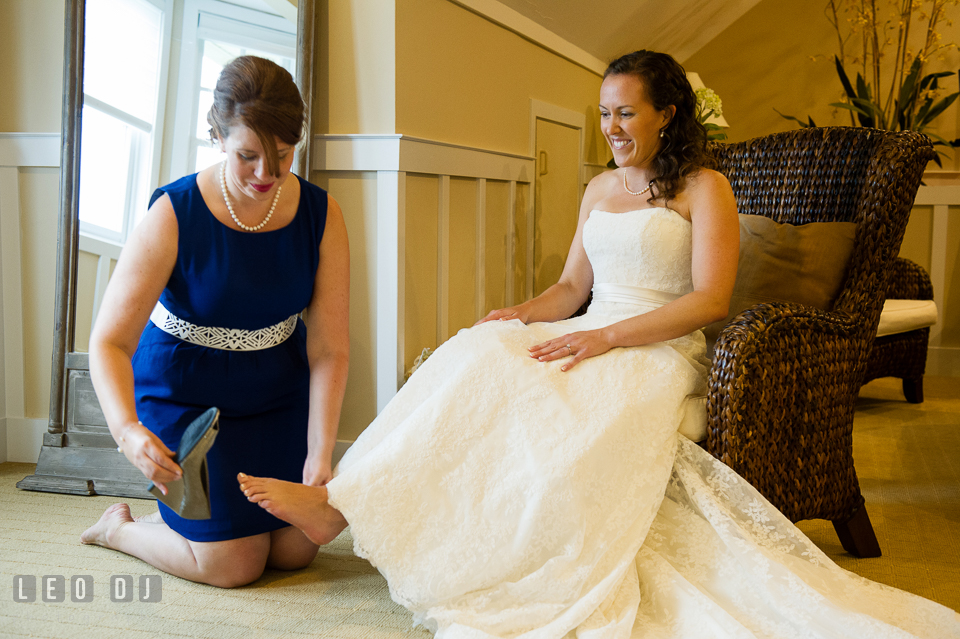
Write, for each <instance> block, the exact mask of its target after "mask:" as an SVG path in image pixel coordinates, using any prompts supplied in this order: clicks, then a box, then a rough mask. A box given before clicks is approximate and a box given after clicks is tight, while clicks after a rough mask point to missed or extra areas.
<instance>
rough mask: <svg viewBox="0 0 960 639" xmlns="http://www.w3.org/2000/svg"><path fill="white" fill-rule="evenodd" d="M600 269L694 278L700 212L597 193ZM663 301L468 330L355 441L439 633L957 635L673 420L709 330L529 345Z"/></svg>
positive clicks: (359, 485) (365, 495)
mask: <svg viewBox="0 0 960 639" xmlns="http://www.w3.org/2000/svg"><path fill="white" fill-rule="evenodd" d="M583 241H584V248H585V249H586V251H587V255H588V256H589V258H590V261H591V264H592V265H593V269H594V277H595V281H597V282H603V283H609V284H620V285H630V286H639V287H643V288H647V289H652V290H654V291H661V292H665V293H668V294H672V295H682V294H684V293H686V292H689V291H690V290H691V289H692V285H691V277H690V254H691V232H690V224H689V222H687V221H686V220H684V219H683V218H682V217H680V216H679V215H677V214H676V213H674V212H672V211H670V210H668V209H663V208H655V209H643V210H639V211H633V212H630V213H624V214H612V213H605V212H602V211H594V212H593V213H592V214H591V217H590V219H589V220H588V221H587V223H586V226H585V227H584V234H583ZM656 306H657V304H655V303H651V304H643V303H639V302H635V303H632V304H631V303H624V302H612V301H595V302H594V303H593V304H592V305H591V306H590V309H589V311H588V312H587V314H586V315H584V316H581V317H578V318H574V319H570V320H564V321H562V322H556V323H553V324H547V323H535V324H531V325H528V326H525V325H523V324H522V323H520V322H519V321H509V322H489V323H486V324H482V325H480V326H478V327H475V328H472V329H469V330H464V331H461V332H460V333H459V334H457V335H456V336H454V337H453V338H451V339H450V340H449V341H448V342H446V343H445V344H444V345H443V346H441V347H440V348H438V349H437V351H436V352H435V353H434V354H433V355H432V356H431V357H430V358H429V359H428V360H427V361H426V362H425V363H424V365H423V366H421V368H420V369H419V370H418V371H417V373H416V374H415V375H414V376H412V377H411V378H410V380H409V381H408V382H407V384H406V385H405V386H404V387H403V388H402V389H401V391H400V392H399V393H398V394H397V396H396V397H395V398H394V399H393V400H392V401H391V402H390V403H389V404H388V405H387V406H386V408H384V410H383V411H382V413H381V414H380V415H379V416H378V417H377V419H376V420H375V421H374V422H373V423H372V424H371V425H370V426H369V427H368V428H367V429H366V430H365V431H364V432H363V434H362V435H361V436H360V437H359V438H358V439H357V441H356V442H355V443H354V444H353V446H351V448H350V449H349V450H348V451H347V453H346V455H344V457H343V459H342V460H341V462H340V464H339V466H338V467H337V470H336V476H335V478H334V479H333V480H332V481H331V482H330V483H329V485H328V488H329V495H330V502H331V503H332V504H333V505H334V506H335V507H336V508H338V509H339V510H340V511H341V512H342V513H343V515H344V516H345V517H346V519H347V521H348V522H349V523H350V527H351V532H352V534H353V537H354V540H355V552H356V553H357V554H358V555H359V556H361V557H364V558H366V559H368V560H369V561H370V562H371V563H373V564H374V565H375V566H376V567H377V568H378V569H379V570H380V572H381V573H382V574H383V575H384V576H385V577H386V579H387V582H388V584H389V586H390V593H391V596H392V597H393V599H394V600H395V601H397V602H398V603H400V604H401V605H403V606H405V607H407V608H408V609H410V610H411V611H412V612H413V614H414V619H415V621H417V622H419V623H421V624H423V625H424V626H426V627H427V628H429V629H431V630H433V631H435V632H436V636H437V637H440V638H454V637H456V638H470V639H473V638H477V639H479V638H487V637H524V638H530V639H533V638H540V637H544V638H545V637H565V636H571V637H573V636H576V637H579V638H581V639H594V638H597V639H599V638H603V639H606V638H615V637H616V638H619V637H631V636H633V637H643V638H644V639H652V638H668V637H669V638H677V639H680V638H683V639H693V638H695V639H701V638H703V639H706V638H713V637H716V638H741V637H743V638H746V637H777V638H781V637H783V638H788V637H818V638H827V637H838V638H839V637H871V638H886V637H890V638H893V637H910V636H919V637H929V638H931V639H933V638H937V639H941V638H944V637H960V615H957V614H956V613H955V612H953V611H951V610H949V609H947V608H945V607H943V606H940V605H938V604H935V603H933V602H930V601H927V600H924V599H922V598H919V597H916V596H914V595H911V594H908V593H905V592H901V591H898V590H895V589H893V588H889V587H887V586H883V585H880V584H876V583H873V582H870V581H867V580H865V579H862V578H860V577H858V576H856V575H854V574H852V573H849V572H846V571H844V570H842V569H841V568H839V567H838V566H836V565H835V564H834V563H832V562H831V561H830V560H829V559H828V558H827V557H826V556H825V555H824V554H823V553H822V552H820V551H819V550H818V549H817V548H816V546H814V545H813V543H812V542H810V541H809V540H808V539H807V538H806V537H805V536H804V535H803V534H802V533H801V532H800V531H799V530H798V529H797V528H796V527H794V526H793V525H792V524H791V523H790V522H789V521H788V520H787V519H786V518H784V517H783V516H782V515H781V514H780V513H779V512H778V511H777V510H776V509H774V508H773V507H772V506H771V505H770V504H769V503H768V502H767V501H766V500H765V499H764V498H763V497H762V496H760V495H759V494H758V493H757V492H756V491H755V490H754V489H753V488H752V487H751V486H750V485H749V484H747V483H746V482H745V481H744V480H743V479H741V478H740V477H739V476H737V475H736V474H735V473H733V472H732V471H731V470H730V469H729V468H727V467H726V466H725V465H723V464H721V463H720V462H718V461H716V460H714V459H713V457H711V456H710V455H709V454H707V453H705V452H704V451H702V450H701V449H700V448H699V447H698V446H696V445H694V444H692V443H690V442H689V441H688V440H686V439H685V438H683V437H680V436H678V435H677V428H678V425H679V423H680V420H681V417H682V414H683V410H684V408H683V406H684V400H685V399H686V398H687V397H690V396H696V395H702V394H704V391H705V375H706V364H707V362H706V360H705V359H704V357H703V353H704V342H703V336H702V334H701V333H700V332H696V333H693V334H691V335H688V336H686V337H683V338H679V339H675V340H671V341H669V342H664V343H659V344H653V345H648V346H643V347H635V348H623V349H614V350H611V351H610V352H608V353H606V354H604V355H601V356H599V357H594V358H590V359H587V360H584V361H583V362H581V363H580V364H579V365H578V366H577V367H575V368H574V369H572V370H571V371H570V372H567V373H563V372H561V371H560V366H561V365H562V361H563V360H560V361H559V362H552V363H548V364H544V363H540V362H537V361H535V360H533V359H532V358H530V357H529V355H528V354H527V351H526V348H527V347H528V346H531V345H533V344H537V343H540V342H542V341H545V340H547V339H550V338H553V337H557V336H559V335H562V334H564V333H567V332H570V331H573V330H583V329H588V328H597V327H600V326H605V325H608V324H610V323H613V322H616V321H619V320H621V319H623V318H625V317H629V316H632V315H636V314H638V313H642V312H646V311H648V310H651V309H652V308H656Z"/></svg>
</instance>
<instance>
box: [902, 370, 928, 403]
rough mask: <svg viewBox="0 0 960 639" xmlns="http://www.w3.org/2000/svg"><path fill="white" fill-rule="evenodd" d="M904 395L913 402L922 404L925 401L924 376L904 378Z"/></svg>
mask: <svg viewBox="0 0 960 639" xmlns="http://www.w3.org/2000/svg"><path fill="white" fill-rule="evenodd" d="M903 396H904V397H906V398H907V401H908V402H910V403H911V404H922V403H923V378H922V377H918V378H916V379H904V380H903Z"/></svg>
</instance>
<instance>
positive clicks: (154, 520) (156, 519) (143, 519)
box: [133, 510, 164, 524]
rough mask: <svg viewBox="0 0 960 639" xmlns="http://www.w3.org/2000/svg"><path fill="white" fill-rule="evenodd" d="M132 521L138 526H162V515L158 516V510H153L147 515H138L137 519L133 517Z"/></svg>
mask: <svg viewBox="0 0 960 639" xmlns="http://www.w3.org/2000/svg"><path fill="white" fill-rule="evenodd" d="M133 520H134V521H135V522H137V523H138V524H162V523H164V522H163V515H161V514H160V511H159V510H155V511H154V512H152V513H150V514H149V515H140V516H139V517H134V518H133Z"/></svg>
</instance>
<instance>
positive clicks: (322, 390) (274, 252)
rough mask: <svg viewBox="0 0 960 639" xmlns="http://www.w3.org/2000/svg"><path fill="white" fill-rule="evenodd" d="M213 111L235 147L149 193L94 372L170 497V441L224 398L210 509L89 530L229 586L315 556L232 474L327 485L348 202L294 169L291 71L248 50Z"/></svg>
mask: <svg viewBox="0 0 960 639" xmlns="http://www.w3.org/2000/svg"><path fill="white" fill-rule="evenodd" d="M207 120H208V122H209V124H210V126H211V137H212V138H213V140H214V141H215V142H216V143H217V144H218V145H219V147H220V150H221V151H223V152H224V153H225V154H226V159H225V160H224V161H223V162H222V163H221V164H218V165H215V166H212V167H210V168H207V169H205V170H203V171H201V172H200V173H197V174H195V175H190V176H187V177H184V178H182V179H180V180H178V181H176V182H174V183H172V184H169V185H167V186H165V187H162V188H160V189H158V190H157V192H156V193H155V194H154V197H153V199H152V201H151V204H150V210H149V212H148V214H147V216H146V217H145V218H144V220H143V222H141V223H140V225H139V226H138V227H137V228H136V230H135V231H134V233H133V235H132V237H131V238H130V240H129V241H128V243H127V245H126V247H125V248H124V251H123V254H122V255H121V258H120V260H119V262H118V263H117V267H116V270H115V272H114V274H113V277H112V278H111V281H110V285H109V287H108V289H107V292H106V295H105V297H104V301H103V305H102V307H101V310H100V314H99V316H98V318H97V324H96V327H95V328H94V331H93V334H92V335H91V339H90V372H91V376H92V378H93V382H94V386H95V388H96V391H97V396H98V398H99V400H100V404H101V406H102V408H103V412H104V415H105V416H106V419H107V424H108V425H109V428H110V432H111V433H112V435H113V437H114V439H116V441H117V444H118V446H119V448H120V449H121V450H122V452H123V454H124V455H125V456H126V458H127V459H128V460H129V461H130V462H131V463H133V464H134V466H136V467H137V468H138V469H139V470H140V471H142V472H143V474H144V476H145V477H146V478H147V479H149V480H151V481H153V482H154V483H155V484H156V485H157V486H158V487H159V488H160V490H161V491H162V492H164V493H165V492H166V490H167V486H166V484H167V483H169V482H172V481H175V480H177V479H179V478H180V477H181V474H182V469H181V468H180V467H179V466H178V465H177V464H176V463H175V462H174V453H173V451H174V450H176V449H177V446H178V444H179V442H180V438H181V437H182V435H183V432H184V430H185V428H186V427H187V425H189V424H190V422H191V421H193V420H194V419H195V418H196V417H198V416H199V415H200V414H201V413H202V412H203V411H204V410H205V409H207V408H209V407H210V406H216V407H218V408H219V409H220V429H219V434H218V435H217V438H216V440H215V442H214V445H213V447H212V448H211V449H210V451H209V452H208V454H207V461H208V466H209V474H210V485H209V490H210V496H211V513H212V516H211V518H210V519H206V520H190V519H184V518H181V517H179V516H178V515H177V514H176V513H175V512H174V511H172V510H171V509H169V508H167V507H166V506H165V505H164V504H162V503H160V504H159V509H160V510H159V512H158V513H155V514H153V515H150V516H147V517H144V518H139V519H134V518H133V517H132V516H131V514H130V509H129V507H128V506H127V505H126V504H115V505H113V506H110V507H109V508H108V509H107V510H106V512H105V513H104V514H103V516H102V517H101V519H100V520H99V521H98V522H97V523H96V524H95V525H93V526H92V527H91V528H89V529H88V530H87V531H86V532H84V533H83V535H82V536H81V540H82V541H83V542H84V543H87V544H98V545H101V546H105V547H107V548H112V549H115V550H119V551H121V552H125V553H127V554H130V555H133V556H135V557H139V558H140V559H142V560H144V561H146V562H147V563H149V564H151V565H152V566H154V567H156V568H159V569H161V570H164V571H166V572H168V573H171V574H173V575H177V576H179V577H183V578H185V579H190V580H192V581H197V582H202V583H208V584H212V585H216V586H221V587H234V586H240V585H243V584H247V583H250V582H252V581H254V580H256V579H257V578H258V577H259V576H260V575H261V574H262V573H263V571H264V569H265V568H266V567H272V568H279V569H296V568H301V567H304V566H306V565H308V564H309V563H310V562H311V561H312V560H313V558H314V557H315V556H316V552H317V546H316V544H314V543H312V542H311V541H310V540H309V539H307V537H306V536H305V535H304V534H303V533H302V532H301V531H299V530H298V529H296V528H293V527H291V526H289V525H288V524H286V523H285V522H283V521H281V520H279V519H277V518H275V517H273V516H272V515H270V514H269V513H266V512H265V511H263V510H262V509H260V508H258V507H257V506H256V505H254V504H250V503H248V502H247V501H246V499H244V497H243V495H242V494H240V493H239V492H238V491H237V490H236V483H235V481H236V480H235V479H234V477H235V476H236V474H237V473H238V472H239V471H240V470H245V471H247V472H250V470H249V469H250V468H252V467H256V468H259V469H260V471H259V472H260V473H261V474H265V475H268V476H270V475H274V476H283V477H284V478H285V479H287V480H288V481H294V482H298V483H299V482H302V483H304V484H307V485H311V486H323V485H325V484H326V483H327V482H328V481H329V480H330V479H331V477H332V468H331V460H332V455H333V444H334V442H335V441H336V432H337V425H338V422H339V417H340V408H341V404H342V400H343V393H344V388H345V385H346V377H347V363H348V351H349V339H348V327H347V324H348V288H349V254H348V246H347V234H346V228H345V225H344V221H343V215H342V213H341V211H340V208H339V206H338V205H337V203H336V202H335V201H334V200H333V199H332V198H330V197H329V196H328V195H327V193H326V192H324V191H323V190H322V189H320V188H318V187H316V186H314V185H312V184H310V183H309V182H307V181H306V180H303V179H301V178H299V177H297V176H295V175H291V173H290V168H291V165H292V163H293V152H294V148H295V146H296V145H297V143H298V142H299V141H300V139H301V136H302V135H303V123H304V105H303V100H302V99H301V96H300V94H299V92H298V90H297V87H296V85H295V84H294V82H293V79H292V78H291V76H290V74H289V73H288V72H287V71H285V70H284V69H282V68H281V67H279V66H277V65H276V64H274V63H273V62H270V61H268V60H264V59H262V58H256V57H252V56H243V57H240V58H237V59H236V60H234V61H233V62H231V63H230V64H228V65H227V66H226V67H225V68H224V70H223V72H222V74H221V76H220V78H219V81H218V82H217V87H216V90H215V92H214V103H213V106H212V108H211V109H210V113H209V115H208V116H207ZM302 311H305V313H304V314H303V318H302V319H301V318H300V313H301V312H302Z"/></svg>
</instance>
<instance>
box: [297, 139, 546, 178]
mask: <svg viewBox="0 0 960 639" xmlns="http://www.w3.org/2000/svg"><path fill="white" fill-rule="evenodd" d="M313 147H314V151H313V153H314V155H313V164H312V168H313V170H314V171H403V172H404V173H427V174H431V175H449V176H451V177H468V178H484V179H487V180H504V181H516V182H532V181H533V179H534V169H535V166H534V165H535V162H534V159H533V158H532V157H528V156H523V155H514V154H512V153H502V152H499V151H490V150H487V149H476V148H471V147H467V146H461V145H459V144H449V143H447V142H438V141H435V140H424V139H421V138H414V137H410V136H408V135H365V134H351V135H317V136H315V137H314V144H313Z"/></svg>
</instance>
